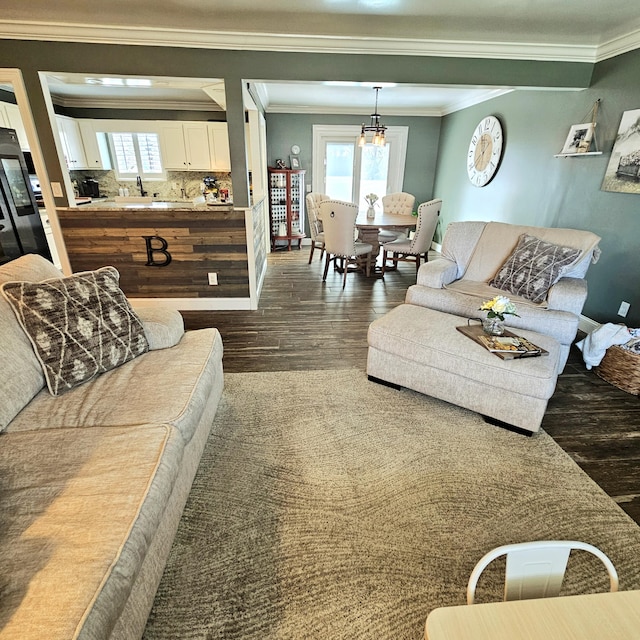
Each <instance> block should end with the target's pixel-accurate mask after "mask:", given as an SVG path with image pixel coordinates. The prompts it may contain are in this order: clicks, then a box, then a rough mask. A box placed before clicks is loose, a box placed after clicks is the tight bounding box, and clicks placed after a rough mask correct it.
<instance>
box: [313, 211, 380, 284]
mask: <svg viewBox="0 0 640 640" xmlns="http://www.w3.org/2000/svg"><path fill="white" fill-rule="evenodd" d="M319 210H320V217H321V218H322V225H323V229H324V231H323V233H324V250H325V251H326V254H327V255H326V258H325V265H324V273H323V275H322V281H323V282H324V281H326V279H327V272H328V271H329V263H330V262H331V261H333V263H334V265H335V264H336V261H337V260H340V261H341V262H343V265H342V266H343V270H344V277H343V279H342V288H343V289H344V287H345V285H346V283H347V273H348V271H349V269H348V266H349V265H350V264H360V263H361V261H362V260H366V261H365V268H366V274H367V276H368V275H369V274H370V272H371V251H372V250H373V247H372V246H371V245H370V244H368V243H365V242H358V241H356V240H355V231H356V218H357V216H358V205H357V204H353V203H352V202H342V201H341V200H324V201H322V202H321V203H320V209H319Z"/></svg>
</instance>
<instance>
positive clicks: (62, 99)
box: [46, 73, 511, 116]
mask: <svg viewBox="0 0 640 640" xmlns="http://www.w3.org/2000/svg"><path fill="white" fill-rule="evenodd" d="M46 78H47V84H48V86H49V91H50V92H51V95H52V98H53V101H54V102H55V103H56V104H59V105H61V106H64V107H76V108H83V107H84V108H103V109H104V108H114V109H127V108H128V109H181V110H203V111H221V110H222V111H223V110H224V97H223V92H224V82H223V81H222V80H219V79H212V78H169V77H151V78H142V77H131V76H119V75H109V76H104V75H103V74H102V75H101V74H91V73H86V74H80V73H49V74H47V76H46ZM252 84H253V85H254V86H255V87H256V89H257V91H258V94H259V95H260V98H261V100H262V102H263V105H264V106H265V108H266V111H267V112H268V113H314V114H321V113H324V114H327V113H334V114H357V115H362V116H367V115H368V114H370V113H371V112H372V111H373V107H374V101H375V92H374V90H373V86H374V85H375V83H356V82H353V83H333V82H264V81H252ZM380 84H381V85H382V89H381V91H380V93H379V97H378V106H379V109H380V111H381V113H384V114H385V115H388V116H392V115H396V116H440V115H444V114H446V113H450V112H452V111H455V110H458V109H462V108H464V107H467V106H469V105H471V104H477V103H478V102H482V101H484V100H488V99H489V98H492V97H495V96H496V95H499V94H501V93H504V92H506V91H510V90H511V89H510V88H507V87H452V86H431V85H430V86H425V85H415V84H402V85H394V84H391V85H390V84H385V83H380ZM215 91H217V92H218V93H217V94H216V93H215ZM221 94H222V95H221ZM213 98H215V101H214V99H213Z"/></svg>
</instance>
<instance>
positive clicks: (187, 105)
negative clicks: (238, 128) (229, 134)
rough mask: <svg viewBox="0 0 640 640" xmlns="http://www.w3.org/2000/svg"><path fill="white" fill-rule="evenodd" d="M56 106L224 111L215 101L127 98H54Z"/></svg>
mask: <svg viewBox="0 0 640 640" xmlns="http://www.w3.org/2000/svg"><path fill="white" fill-rule="evenodd" d="M52 101H53V103H54V104H56V105H58V106H60V107H67V108H77V109H166V110H168V111H222V109H220V107H219V106H218V105H217V104H215V103H214V102H213V101H209V102H194V101H183V100H144V99H127V98H91V97H86V98H84V97H82V98H76V97H71V98H70V97H65V96H55V97H53V96H52Z"/></svg>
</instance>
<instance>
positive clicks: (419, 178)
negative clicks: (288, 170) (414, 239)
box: [266, 113, 440, 204]
mask: <svg viewBox="0 0 640 640" xmlns="http://www.w3.org/2000/svg"><path fill="white" fill-rule="evenodd" d="M363 117H364V116H352V115H340V116H338V115H326V114H324V115H307V114H304V115H300V114H281V113H271V114H267V116H266V120H267V162H268V163H269V166H271V167H272V166H274V165H275V161H276V159H277V158H282V159H283V160H285V161H286V163H287V166H289V155H290V154H291V146H292V145H294V144H297V145H298V146H299V147H300V161H301V164H302V168H303V169H306V171H307V173H306V176H305V177H306V179H307V184H311V175H312V162H311V151H312V141H313V125H314V124H328V125H340V124H348V125H357V126H359V125H361V124H362V119H363ZM383 121H384V123H385V124H386V125H387V126H405V127H409V139H408V142H407V161H406V169H405V174H404V190H405V191H408V192H409V193H412V194H414V195H415V196H416V203H417V204H419V203H421V202H425V201H426V200H430V199H431V197H432V194H433V181H434V178H435V172H436V159H437V155H438V139H439V137H440V118H416V117H411V118H406V117H402V118H401V117H387V116H384V117H383Z"/></svg>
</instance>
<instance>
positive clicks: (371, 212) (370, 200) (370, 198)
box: [364, 193, 378, 218]
mask: <svg viewBox="0 0 640 640" xmlns="http://www.w3.org/2000/svg"><path fill="white" fill-rule="evenodd" d="M364 199H365V202H366V203H367V204H368V205H369V208H368V209H367V218H375V217H376V210H375V209H374V206H375V204H376V202H378V196H377V195H376V194H375V193H369V194H367V195H366V196H365V197H364Z"/></svg>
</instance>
